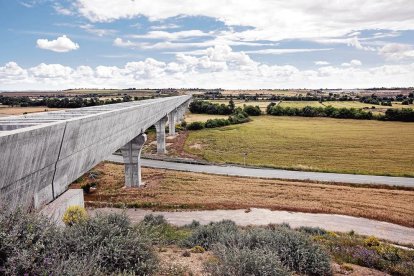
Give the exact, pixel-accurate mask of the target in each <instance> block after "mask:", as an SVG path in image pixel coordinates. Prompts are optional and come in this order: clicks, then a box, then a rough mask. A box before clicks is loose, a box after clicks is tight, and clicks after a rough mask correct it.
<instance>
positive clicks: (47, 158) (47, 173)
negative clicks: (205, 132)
mask: <svg viewBox="0 0 414 276" xmlns="http://www.w3.org/2000/svg"><path fill="white" fill-rule="evenodd" d="M190 98H191V96H176V97H168V98H159V99H151V100H144V101H134V102H126V103H119V104H111V105H103V106H93V107H85V108H78V109H69V110H61V111H53V112H43V113H33V114H28V115H21V116H10V117H6V118H0V153H1V155H0V202H1V203H7V204H5V205H6V207H7V208H10V209H13V208H16V207H30V206H34V207H35V208H39V207H41V206H42V205H44V204H46V203H48V202H51V201H52V200H53V199H54V198H56V197H57V196H59V195H60V194H62V193H63V192H64V191H66V190H67V187H68V185H69V184H70V183H71V182H73V181H74V180H76V179H77V178H78V177H79V176H81V175H82V174H84V173H85V172H87V171H88V170H90V169H91V168H93V167H94V166H96V165H97V164H98V163H99V162H101V161H102V160H104V159H105V157H106V156H108V155H110V154H111V153H113V152H115V151H116V150H118V149H119V148H121V147H122V146H124V145H125V144H126V143H128V142H129V141H131V140H132V139H133V138H134V137H136V136H137V135H139V134H140V133H143V132H144V131H145V130H146V129H147V128H148V127H150V126H152V125H154V124H155V123H156V122H158V121H159V120H160V119H162V118H164V117H166V115H167V114H168V113H169V112H171V111H172V110H175V109H176V108H177V107H179V106H181V105H186V104H187V103H186V102H188V101H189V100H190ZM28 125H30V126H28ZM11 126H12V127H11ZM10 128H13V129H12V130H9V129H10Z"/></svg>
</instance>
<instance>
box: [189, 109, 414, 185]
mask: <svg viewBox="0 0 414 276" xmlns="http://www.w3.org/2000/svg"><path fill="white" fill-rule="evenodd" d="M252 119H253V121H252V122H249V123H246V124H241V125H232V126H228V127H223V128H217V129H204V130H201V131H193V132H190V133H189V136H188V138H187V141H186V144H185V147H184V149H185V151H186V152H188V153H190V154H193V155H197V156H199V157H201V158H203V159H205V160H207V161H210V162H216V163H235V164H243V163H244V160H243V158H244V155H243V154H244V153H247V157H246V164H247V165H254V166H267V167H274V168H285V169H294V170H309V171H322V172H338V173H355V174H375V175H392V176H409V177H414V139H413V137H414V124H412V123H403V122H381V121H363V120H343V119H331V118H304V117H271V116H261V117H257V118H252Z"/></svg>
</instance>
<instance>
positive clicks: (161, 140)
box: [155, 116, 168, 154]
mask: <svg viewBox="0 0 414 276" xmlns="http://www.w3.org/2000/svg"><path fill="white" fill-rule="evenodd" d="M167 120H168V117H167V116H165V117H163V118H162V119H161V120H159V121H158V122H156V123H155V129H156V130H157V154H166V153H167V150H166V147H165V124H166V123H167Z"/></svg>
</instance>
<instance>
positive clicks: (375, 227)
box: [89, 208, 414, 244]
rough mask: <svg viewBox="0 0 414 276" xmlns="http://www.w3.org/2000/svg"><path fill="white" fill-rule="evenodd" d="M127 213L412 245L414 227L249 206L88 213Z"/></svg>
mask: <svg viewBox="0 0 414 276" xmlns="http://www.w3.org/2000/svg"><path fill="white" fill-rule="evenodd" d="M124 211H125V212H126V214H127V215H128V216H129V217H130V218H131V220H132V221H133V222H139V221H141V220H142V219H143V218H144V216H145V215H147V214H151V213H152V214H154V215H163V216H164V217H165V218H166V219H167V221H168V222H169V223H171V224H174V225H177V226H183V225H185V224H189V223H191V222H192V221H193V220H197V221H199V222H200V223H201V224H207V223H209V222H212V221H220V220H223V219H230V220H233V221H234V222H236V223H237V224H238V225H242V226H245V225H267V224H269V223H275V224H280V223H288V224H289V225H290V226H291V227H293V228H297V227H300V226H310V227H321V228H324V229H326V230H330V231H337V232H349V231H351V230H354V231H355V232H356V233H358V234H361V235H367V236H370V235H373V236H376V237H378V238H380V239H385V240H389V241H391V242H397V243H403V244H410V243H411V244H414V228H409V227H404V226H400V225H396V224H392V223H388V222H382V221H375V220H370V219H365V218H357V217H351V216H344V215H330V214H308V213H299V212H287V211H271V210H268V209H257V208H252V209H251V210H248V211H246V210H214V211H190V212H153V211H150V210H145V209H125V210H122V209H116V208H97V209H90V210H89V212H90V213H92V214H94V213H96V212H102V213H111V212H117V213H121V212H124Z"/></svg>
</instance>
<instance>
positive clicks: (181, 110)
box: [177, 104, 187, 122]
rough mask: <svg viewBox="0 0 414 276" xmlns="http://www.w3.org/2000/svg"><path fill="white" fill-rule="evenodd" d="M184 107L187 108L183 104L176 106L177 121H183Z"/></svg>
mask: <svg viewBox="0 0 414 276" xmlns="http://www.w3.org/2000/svg"><path fill="white" fill-rule="evenodd" d="M186 109H187V107H186V105H185V104H182V105H180V106H179V107H178V108H177V113H178V114H177V121H178V122H182V121H183V118H184V114H185V111H186Z"/></svg>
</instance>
